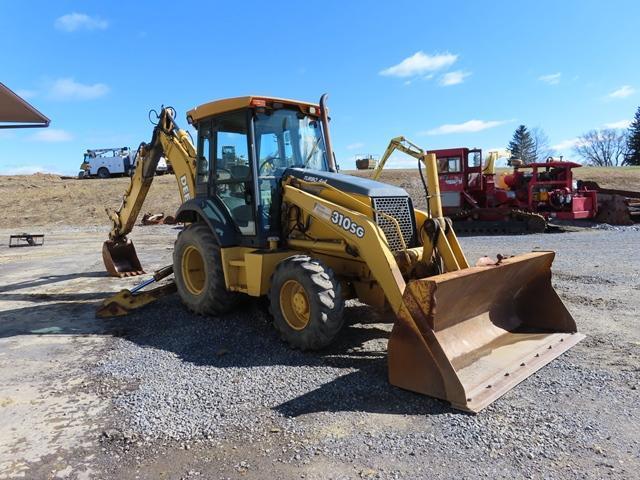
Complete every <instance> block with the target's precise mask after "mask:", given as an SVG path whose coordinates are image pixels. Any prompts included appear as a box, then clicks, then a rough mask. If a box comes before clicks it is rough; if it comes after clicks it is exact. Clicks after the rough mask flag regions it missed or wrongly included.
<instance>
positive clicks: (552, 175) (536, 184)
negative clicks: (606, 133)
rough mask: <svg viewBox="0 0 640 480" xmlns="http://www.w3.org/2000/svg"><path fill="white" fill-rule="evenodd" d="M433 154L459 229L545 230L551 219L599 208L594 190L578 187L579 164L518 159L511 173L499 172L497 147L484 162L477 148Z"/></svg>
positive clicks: (447, 204)
mask: <svg viewBox="0 0 640 480" xmlns="http://www.w3.org/2000/svg"><path fill="white" fill-rule="evenodd" d="M429 153H435V154H436V157H437V158H438V171H439V175H440V191H441V194H442V205H443V207H444V213H445V215H447V216H449V217H451V218H452V219H453V220H454V221H456V222H458V223H457V225H456V229H457V230H458V231H460V230H462V231H464V230H466V231H472V232H492V233H510V232H522V233H524V232H533V233H535V232H543V231H544V230H545V228H546V225H547V220H549V219H561V220H578V219H589V218H594V217H595V215H596V213H597V205H598V202H597V193H596V191H595V190H587V189H586V188H581V189H578V187H577V183H576V182H574V180H573V174H572V169H574V168H578V167H580V166H581V165H580V164H578V163H574V162H565V161H558V160H555V159H552V158H550V159H549V160H548V161H547V162H543V163H529V164H523V163H522V162H520V161H517V160H514V161H512V166H513V167H514V169H513V172H511V173H508V174H502V175H500V176H497V175H496V173H495V161H496V160H497V158H498V152H491V153H490V154H489V157H488V159H487V161H486V162H484V163H483V161H482V160H483V159H482V151H481V150H479V149H468V148H450V149H443V150H430V151H429Z"/></svg>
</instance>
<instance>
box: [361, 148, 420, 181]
mask: <svg viewBox="0 0 640 480" xmlns="http://www.w3.org/2000/svg"><path fill="white" fill-rule="evenodd" d="M395 150H399V151H401V152H402V153H406V154H407V155H409V156H411V157H413V158H417V159H421V158H422V157H423V156H424V154H425V152H424V150H423V149H422V148H420V147H419V146H417V145H416V144H415V143H413V142H410V141H409V140H407V139H406V138H404V137H394V138H392V139H391V141H390V142H389V145H388V146H387V149H386V150H385V151H384V154H383V155H382V158H381V159H380V161H379V162H378V165H377V166H376V168H375V170H374V171H373V175H372V177H371V178H372V179H373V180H378V178H380V175H382V170H383V169H384V164H385V163H387V160H388V159H389V157H390V156H391V154H392V153H393V152H394V151H395Z"/></svg>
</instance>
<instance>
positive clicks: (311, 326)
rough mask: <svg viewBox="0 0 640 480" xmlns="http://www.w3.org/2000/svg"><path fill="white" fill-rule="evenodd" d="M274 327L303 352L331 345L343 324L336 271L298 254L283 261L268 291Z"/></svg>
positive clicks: (342, 303) (342, 309)
mask: <svg viewBox="0 0 640 480" xmlns="http://www.w3.org/2000/svg"><path fill="white" fill-rule="evenodd" d="M269 301H270V308H269V310H270V312H271V315H272V316H273V324H274V326H275V328H276V330H278V331H279V332H280V335H281V337H282V339H283V340H285V341H286V342H287V343H288V344H289V345H291V346H292V347H294V348H299V349H300V350H318V349H321V348H323V347H326V346H327V345H329V344H330V343H331V342H332V341H333V339H334V338H335V337H336V335H337V334H338V332H339V331H340V330H341V329H342V325H343V323H344V315H343V314H344V299H343V298H342V291H341V287H340V282H338V281H337V279H336V277H335V274H334V273H333V271H332V270H331V269H330V268H329V267H327V266H326V265H324V264H322V263H321V262H319V261H318V260H315V259H312V258H311V257H308V256H306V255H296V256H294V257H290V258H287V259H285V260H283V261H282V262H280V264H279V265H278V266H277V267H276V270H275V272H274V273H273V276H272V277H271V289H270V290H269Z"/></svg>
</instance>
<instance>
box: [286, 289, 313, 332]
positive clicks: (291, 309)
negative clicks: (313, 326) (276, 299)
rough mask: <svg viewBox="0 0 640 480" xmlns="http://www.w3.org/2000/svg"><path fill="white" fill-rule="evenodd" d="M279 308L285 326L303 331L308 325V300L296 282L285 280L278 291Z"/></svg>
mask: <svg viewBox="0 0 640 480" xmlns="http://www.w3.org/2000/svg"><path fill="white" fill-rule="evenodd" d="M280 308H281V310H282V315H283V317H284V319H285V321H286V322H287V324H288V325H289V326H290V327H291V328H293V329H294V330H303V329H304V328H305V327H306V326H307V325H308V324H309V318H310V317H309V315H310V312H309V299H308V298H307V293H306V292H305V290H304V287H303V286H302V285H301V284H300V282H298V281H297V280H287V281H286V282H285V283H284V284H283V285H282V288H281V289H280Z"/></svg>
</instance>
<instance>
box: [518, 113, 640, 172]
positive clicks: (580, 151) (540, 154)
mask: <svg viewBox="0 0 640 480" xmlns="http://www.w3.org/2000/svg"><path fill="white" fill-rule="evenodd" d="M507 148H508V149H509V151H510V152H511V158H512V159H519V160H522V161H523V162H524V163H533V162H544V161H546V160H547V158H549V157H552V156H554V155H555V153H556V152H555V151H554V150H553V148H551V147H550V146H549V139H548V137H547V136H546V134H545V133H544V131H543V130H542V129H541V128H533V129H531V130H530V129H528V128H527V127H526V126H525V125H520V126H519V127H518V128H516V130H515V132H514V133H513V137H512V139H511V141H510V142H509V145H508V147H507ZM573 151H574V152H575V153H576V154H577V155H578V156H580V157H581V158H582V159H583V160H584V162H585V163H586V164H587V165H594V166H599V167H617V166H623V165H640V107H638V109H637V110H636V114H635V116H634V118H633V121H632V122H631V124H630V125H629V128H627V129H616V128H602V129H594V130H590V131H588V132H586V133H584V134H582V135H580V136H579V137H578V138H577V139H576V141H575V143H574V145H573Z"/></svg>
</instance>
